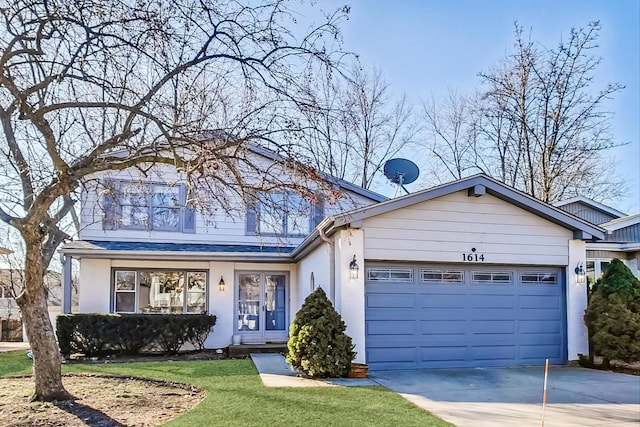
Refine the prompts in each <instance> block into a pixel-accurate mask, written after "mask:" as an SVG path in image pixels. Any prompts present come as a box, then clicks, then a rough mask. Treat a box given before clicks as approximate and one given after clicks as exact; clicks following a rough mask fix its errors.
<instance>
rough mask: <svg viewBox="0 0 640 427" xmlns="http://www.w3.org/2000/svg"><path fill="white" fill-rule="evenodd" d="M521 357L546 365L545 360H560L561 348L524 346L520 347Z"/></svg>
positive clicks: (555, 346)
mask: <svg viewBox="0 0 640 427" xmlns="http://www.w3.org/2000/svg"><path fill="white" fill-rule="evenodd" d="M520 357H521V358H522V359H527V360H529V361H531V360H532V359H536V360H538V361H539V362H540V363H544V360H545V359H558V358H560V357H561V355H560V347H558V346H557V345H530V346H527V345H523V346H521V347H520Z"/></svg>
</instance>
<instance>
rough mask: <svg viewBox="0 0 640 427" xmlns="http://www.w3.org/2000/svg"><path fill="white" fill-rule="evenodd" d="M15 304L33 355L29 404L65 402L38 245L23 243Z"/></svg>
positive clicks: (67, 394)
mask: <svg viewBox="0 0 640 427" xmlns="http://www.w3.org/2000/svg"><path fill="white" fill-rule="evenodd" d="M34 246H35V248H34ZM17 301H18V305H19V306H20V309H21V311H22V319H23V321H24V325H25V328H26V331H27V337H28V339H29V344H30V345H31V351H32V352H33V376H34V380H35V386H36V390H35V393H34V394H33V396H32V400H38V401H53V400H66V399H69V398H70V397H71V395H70V394H69V393H68V392H67V391H66V390H65V388H64V386H63V385H62V373H61V365H62V360H61V357H60V350H59V348H58V344H57V342H56V339H55V335H54V333H53V326H52V325H51V320H50V318H49V311H48V309H47V298H46V295H45V291H44V276H43V268H42V258H41V245H39V244H36V245H32V244H29V243H28V242H27V251H26V256H25V289H24V293H23V294H22V295H21V296H20V297H19V298H17Z"/></svg>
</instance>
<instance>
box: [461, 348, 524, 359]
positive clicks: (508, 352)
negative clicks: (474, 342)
mask: <svg viewBox="0 0 640 427" xmlns="http://www.w3.org/2000/svg"><path fill="white" fill-rule="evenodd" d="M470 356H471V358H472V359H473V360H479V361H487V360H500V361H513V362H515V360H516V349H515V347H514V346H513V345H504V346H498V345H484V346H474V347H471V355H470Z"/></svg>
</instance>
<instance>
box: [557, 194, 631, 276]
mask: <svg viewBox="0 0 640 427" xmlns="http://www.w3.org/2000/svg"><path fill="white" fill-rule="evenodd" d="M555 206H557V207H559V208H560V209H562V210H564V211H567V212H569V213H571V214H573V215H575V216H577V217H579V218H582V219H584V220H586V221H589V222H591V223H592V224H596V225H599V226H600V227H602V228H604V229H605V230H606V235H605V238H604V239H603V240H594V241H589V242H587V262H586V271H587V277H588V278H589V283H591V284H593V283H595V281H596V280H597V279H598V278H599V277H600V276H601V275H602V273H604V271H605V270H606V269H607V267H608V266H609V264H610V263H611V260H612V259H614V258H618V259H619V260H621V261H622V262H623V263H624V264H625V265H626V266H627V267H629V269H630V270H631V272H632V273H633V274H634V275H635V276H636V277H638V278H640V214H635V215H627V214H625V213H623V212H620V211H618V210H615V209H613V208H611V207H609V206H606V205H603V204H601V203H598V202H595V201H593V200H590V199H587V198H585V197H574V198H572V199H567V200H563V201H561V202H558V203H555Z"/></svg>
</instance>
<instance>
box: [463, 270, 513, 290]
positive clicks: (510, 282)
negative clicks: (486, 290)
mask: <svg viewBox="0 0 640 427" xmlns="http://www.w3.org/2000/svg"><path fill="white" fill-rule="evenodd" d="M476 274H490V275H491V279H490V280H477V279H476V278H475V276H476ZM494 275H509V280H508V281H504V280H499V281H496V280H494V277H493V276H494ZM471 284H472V285H481V286H482V285H506V286H510V285H513V284H515V283H514V280H513V271H504V270H479V271H478V270H472V271H471Z"/></svg>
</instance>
